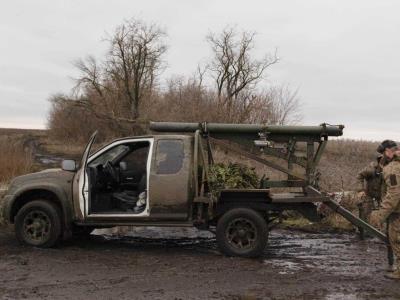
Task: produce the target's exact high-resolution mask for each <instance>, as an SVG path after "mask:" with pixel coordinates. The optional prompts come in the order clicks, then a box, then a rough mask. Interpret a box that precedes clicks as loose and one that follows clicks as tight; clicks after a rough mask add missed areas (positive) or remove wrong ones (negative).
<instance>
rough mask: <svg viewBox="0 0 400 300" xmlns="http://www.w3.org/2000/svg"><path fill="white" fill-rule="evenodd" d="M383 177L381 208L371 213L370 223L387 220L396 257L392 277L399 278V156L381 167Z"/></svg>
mask: <svg viewBox="0 0 400 300" xmlns="http://www.w3.org/2000/svg"><path fill="white" fill-rule="evenodd" d="M383 178H384V180H385V185H386V189H387V191H386V195H385V196H384V198H383V200H382V204H381V208H380V209H379V210H377V211H375V212H373V213H372V214H371V223H372V224H373V225H380V224H382V223H384V222H386V221H387V222H389V242H390V245H391V246H392V249H393V252H394V254H395V256H396V258H397V266H396V267H397V269H396V271H395V273H394V274H393V275H394V277H392V278H396V279H400V266H399V259H400V157H398V156H394V158H393V160H392V162H391V163H389V164H388V165H387V166H385V167H384V168H383Z"/></svg>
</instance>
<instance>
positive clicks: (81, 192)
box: [73, 131, 97, 221]
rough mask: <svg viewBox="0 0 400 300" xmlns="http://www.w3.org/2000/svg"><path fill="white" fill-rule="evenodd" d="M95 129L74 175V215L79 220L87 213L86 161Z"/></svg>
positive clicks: (95, 133)
mask: <svg viewBox="0 0 400 300" xmlns="http://www.w3.org/2000/svg"><path fill="white" fill-rule="evenodd" d="M96 136H97V131H95V132H94V133H93V134H92V136H91V137H90V139H89V142H88V143H87V145H86V148H85V150H84V152H83V155H82V159H81V163H80V165H79V167H80V168H79V170H78V172H77V173H76V175H75V177H74V184H73V198H74V199H73V201H74V210H75V216H77V218H78V219H79V221H83V220H84V219H85V217H86V216H87V214H88V208H87V205H86V203H88V200H89V197H90V192H89V178H88V174H87V163H88V159H89V155H90V150H91V149H92V145H93V143H94V141H95V140H96Z"/></svg>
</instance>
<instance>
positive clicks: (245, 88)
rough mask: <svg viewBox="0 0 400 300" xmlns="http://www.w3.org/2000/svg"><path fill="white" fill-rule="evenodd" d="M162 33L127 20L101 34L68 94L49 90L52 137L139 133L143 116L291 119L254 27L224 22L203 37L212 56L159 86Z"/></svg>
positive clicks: (289, 100) (291, 100)
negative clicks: (100, 47) (258, 54)
mask: <svg viewBox="0 0 400 300" xmlns="http://www.w3.org/2000/svg"><path fill="white" fill-rule="evenodd" d="M166 38H167V35H166V32H165V31H164V30H162V29H161V28H160V27H159V26H158V25H157V24H149V23H146V22H144V21H142V20H137V19H131V20H127V21H125V22H124V23H123V24H121V25H120V26H118V27H117V28H116V29H115V31H114V32H113V33H112V34H111V35H109V36H108V37H107V38H106V42H107V43H108V44H109V48H108V51H107V53H106V54H105V56H104V57H103V58H102V59H101V60H97V59H96V58H94V57H93V56H88V57H86V58H85V59H79V60H77V61H76V62H75V67H76V68H77V69H78V70H79V73H80V76H79V77H78V78H76V85H75V87H74V88H73V89H72V91H71V92H70V93H69V94H56V95H53V96H51V99H50V101H51V103H52V107H51V111H50V113H49V120H48V126H49V129H50V131H51V133H52V135H53V136H54V137H56V138H59V139H62V140H67V141H76V142H83V141H84V140H86V139H87V137H88V136H89V135H90V134H91V132H93V131H94V130H96V129H98V130H99V131H100V135H101V137H102V138H109V137H115V136H123V135H129V134H142V133H145V132H146V131H147V124H148V121H149V120H153V121H186V122H202V121H209V122H211V121H212V122H232V123H267V124H291V123H296V122H298V121H299V120H300V119H301V114H300V101H299V99H298V98H297V93H296V91H292V90H290V89H289V87H288V86H270V85H269V86H268V85H267V86H265V84H266V81H265V80H264V79H265V76H266V71H267V70H268V69H269V68H270V67H271V66H272V65H274V64H276V63H278V61H279V59H278V57H277V55H276V53H273V54H270V53H267V54H266V55H265V56H264V57H263V58H261V59H257V58H255V57H254V54H253V52H254V51H253V49H254V46H255V42H254V39H255V33H253V32H246V31H244V32H239V31H238V30H237V29H236V28H235V27H227V28H226V29H224V30H223V31H222V32H220V33H210V34H209V35H208V36H207V37H206V41H207V42H208V44H209V46H210V49H211V53H212V56H211V57H210V58H209V59H208V61H207V63H206V64H205V65H204V66H199V67H198V69H197V70H196V71H195V72H194V73H193V75H191V76H189V77H184V76H181V77H176V76H175V77H173V78H169V79H168V80H167V82H166V87H164V88H161V86H160V74H161V73H162V71H163V70H164V69H165V60H164V56H165V53H166V51H167V48H168V47H167V44H166Z"/></svg>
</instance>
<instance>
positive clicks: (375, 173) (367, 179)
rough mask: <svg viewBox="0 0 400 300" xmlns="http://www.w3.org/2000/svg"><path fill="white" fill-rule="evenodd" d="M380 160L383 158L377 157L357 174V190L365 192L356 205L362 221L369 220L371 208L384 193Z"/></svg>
mask: <svg viewBox="0 0 400 300" xmlns="http://www.w3.org/2000/svg"><path fill="white" fill-rule="evenodd" d="M381 161H382V162H383V159H381V157H378V159H377V160H376V161H374V162H371V163H370V164H369V165H368V166H366V167H365V168H364V169H362V170H361V172H360V173H358V175H357V180H358V182H359V189H358V190H359V191H360V192H361V191H363V192H365V195H364V197H363V199H362V202H361V203H360V204H359V205H358V207H359V210H360V218H361V219H363V220H364V221H368V220H369V216H370V215H371V212H372V210H373V209H374V208H375V207H376V206H377V205H379V204H380V202H381V199H382V195H384V192H385V191H384V188H383V176H382V166H381ZM360 235H361V238H363V237H364V232H363V230H362V229H361V228H360Z"/></svg>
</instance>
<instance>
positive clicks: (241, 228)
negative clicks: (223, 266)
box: [217, 208, 268, 257]
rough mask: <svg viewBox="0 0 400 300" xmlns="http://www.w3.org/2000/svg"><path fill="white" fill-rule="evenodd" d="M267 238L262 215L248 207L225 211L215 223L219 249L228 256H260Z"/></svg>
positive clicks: (266, 228) (265, 224)
mask: <svg viewBox="0 0 400 300" xmlns="http://www.w3.org/2000/svg"><path fill="white" fill-rule="evenodd" d="M267 240H268V227H267V223H266V221H265V220H264V219H263V217H262V216H261V215H260V214H259V213H258V212H256V211H254V210H252V209H248V208H235V209H232V210H229V211H228V212H226V213H225V214H224V215H223V216H222V217H221V218H220V219H219V220H218V223H217V243H218V247H219V249H220V250H221V251H222V252H223V253H224V254H226V255H229V256H240V257H257V256H260V255H261V254H262V253H263V251H264V249H265V246H266V245H267Z"/></svg>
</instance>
